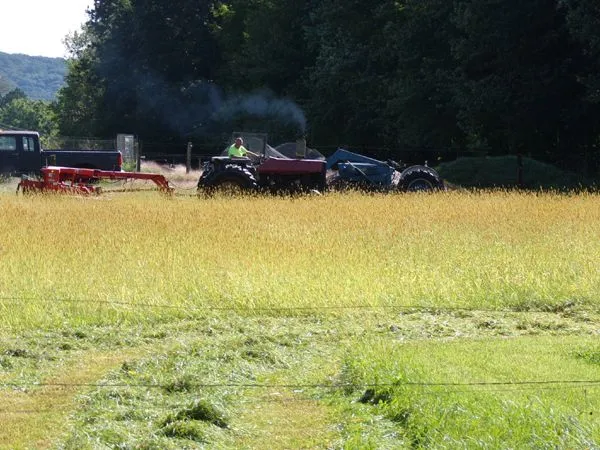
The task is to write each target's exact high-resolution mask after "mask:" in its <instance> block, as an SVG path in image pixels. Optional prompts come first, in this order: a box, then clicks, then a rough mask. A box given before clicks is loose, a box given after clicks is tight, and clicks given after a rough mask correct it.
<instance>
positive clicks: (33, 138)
mask: <svg viewBox="0 0 600 450" xmlns="http://www.w3.org/2000/svg"><path fill="white" fill-rule="evenodd" d="M122 165H123V157H122V155H121V152H118V151H96V150H42V148H41V145H40V135H39V133H37V132H36V131H0V173H2V174H9V175H22V174H30V173H33V174H37V173H39V171H40V169H41V168H42V167H46V166H62V167H81V168H86V169H100V170H121V166H122Z"/></svg>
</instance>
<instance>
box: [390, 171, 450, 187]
mask: <svg viewBox="0 0 600 450" xmlns="http://www.w3.org/2000/svg"><path fill="white" fill-rule="evenodd" d="M398 188H399V189H400V190H402V191H405V192H415V191H437V190H440V189H444V182H443V181H442V179H441V177H440V176H439V174H438V173H437V172H436V171H435V170H433V169H432V168H431V167H427V166H411V167H409V168H407V169H405V170H404V171H403V172H402V174H401V175H400V181H399V182H398Z"/></svg>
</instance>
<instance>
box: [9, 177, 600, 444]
mask: <svg viewBox="0 0 600 450" xmlns="http://www.w3.org/2000/svg"><path fill="white" fill-rule="evenodd" d="M9 192H10V190H9V189H5V193H1V194H0V211H1V214H2V219H1V221H0V318H1V321H0V337H1V339H0V405H3V406H0V422H1V423H2V424H3V427H2V430H1V431H0V448H72V449H75V448H117V447H118V448H183V447H186V448H264V447H270V448H411V447H417V448H419V447H420V448H506V447H511V448H550V447H551V448H597V447H598V446H599V445H600V433H599V432H598V431H597V430H598V429H600V427H599V426H598V425H599V424H598V413H597V411H598V405H599V400H600V395H599V392H600V389H598V388H600V347H599V346H598V344H597V343H596V341H595V339H597V338H598V334H600V308H599V303H600V299H599V297H598V292H600V265H599V264H598V260H599V257H598V255H600V240H598V236H600V220H599V219H600V208H599V205H600V202H599V201H600V197H599V196H598V195H594V194H585V193H581V194H552V193H518V192H503V191H497V192H475V193H473V192H445V193H438V194H435V195H419V194H415V195H365V194H360V193H345V194H327V195H323V196H311V197H302V198H280V197H240V198H227V197H216V198H210V199H198V198H196V197H193V196H177V197H174V198H165V197H163V196H161V195H159V194H158V193H156V192H141V193H126V194H116V193H114V194H111V193H108V194H106V195H104V196H102V197H99V198H79V197H59V196H48V197H46V196H39V197H28V198H23V197H16V196H14V195H12V194H10V193H9Z"/></svg>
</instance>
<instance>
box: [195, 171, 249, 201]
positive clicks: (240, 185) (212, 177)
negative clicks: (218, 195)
mask: <svg viewBox="0 0 600 450" xmlns="http://www.w3.org/2000/svg"><path fill="white" fill-rule="evenodd" d="M257 189H258V183H257V181H256V178H255V176H254V175H253V174H252V173H251V172H250V171H249V170H248V169H246V168H244V167H242V166H236V165H233V164H231V165H227V166H225V168H224V170H220V171H212V170H207V171H205V172H203V173H202V175H201V176H200V180H199V181H198V190H202V191H204V192H207V193H210V194H212V193H215V192H223V193H227V194H238V193H243V192H253V191H256V190H257Z"/></svg>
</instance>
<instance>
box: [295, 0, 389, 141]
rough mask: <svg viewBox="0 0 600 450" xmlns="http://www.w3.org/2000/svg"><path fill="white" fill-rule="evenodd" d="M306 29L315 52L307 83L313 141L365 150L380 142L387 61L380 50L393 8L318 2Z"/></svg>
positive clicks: (346, 0)
mask: <svg viewBox="0 0 600 450" xmlns="http://www.w3.org/2000/svg"><path fill="white" fill-rule="evenodd" d="M317 3H318V5H317V7H316V8H315V9H314V10H313V12H312V14H311V19H312V20H311V25H310V26H308V27H307V28H306V34H307V41H308V43H309V48H310V49H311V51H313V52H314V53H315V54H316V59H315V64H314V66H313V67H311V68H310V71H309V74H308V77H307V82H308V87H309V90H310V94H311V98H310V102H309V104H308V111H309V116H310V123H311V128H312V132H311V137H312V140H313V141H319V142H323V143H327V144H333V145H342V144H354V145H355V146H357V147H362V148H367V147H370V146H379V145H381V144H382V143H383V129H384V123H383V114H384V109H385V105H386V102H387V83H388V82H389V78H390V70H391V69H393V68H394V66H395V65H394V62H393V58H390V55H389V54H388V53H387V52H386V46H385V42H386V37H387V33H388V25H389V23H390V14H392V15H393V14H395V9H396V8H397V4H396V2H394V1H383V2H379V3H378V4H377V5H373V4H370V3H366V2H363V1H360V0H322V1H320V2H317Z"/></svg>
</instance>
